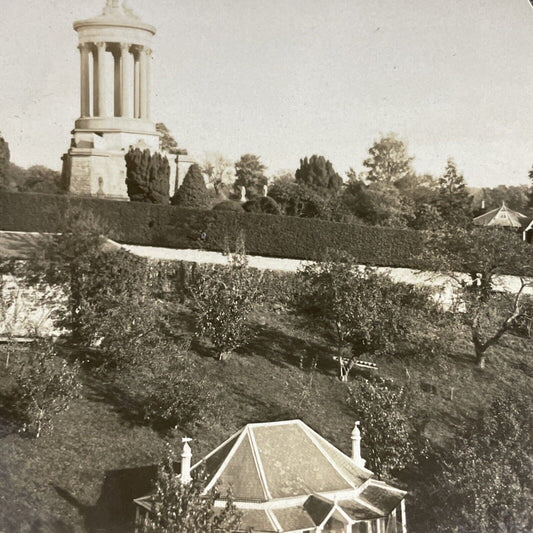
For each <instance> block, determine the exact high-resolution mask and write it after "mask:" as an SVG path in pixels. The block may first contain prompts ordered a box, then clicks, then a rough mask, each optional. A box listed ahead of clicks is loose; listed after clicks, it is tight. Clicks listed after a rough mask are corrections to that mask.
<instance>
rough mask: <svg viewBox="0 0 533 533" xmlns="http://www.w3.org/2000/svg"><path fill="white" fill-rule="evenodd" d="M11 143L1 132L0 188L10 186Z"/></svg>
mask: <svg viewBox="0 0 533 533" xmlns="http://www.w3.org/2000/svg"><path fill="white" fill-rule="evenodd" d="M9 157H10V154H9V144H7V142H6V141H5V140H4V138H3V137H2V135H1V134H0V189H7V188H8V186H9Z"/></svg>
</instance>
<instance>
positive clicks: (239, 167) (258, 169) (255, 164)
mask: <svg viewBox="0 0 533 533" xmlns="http://www.w3.org/2000/svg"><path fill="white" fill-rule="evenodd" d="M265 170H266V166H265V165H263V163H261V161H260V160H259V156H257V155H253V154H244V155H243V156H241V158H240V159H239V161H237V162H236V163H235V175H236V176H237V179H236V180H235V184H234V186H233V187H234V189H235V192H236V193H237V194H239V195H240V190H241V187H245V188H246V192H247V194H248V195H249V196H250V197H253V196H261V195H262V194H263V187H264V186H265V185H266V184H267V182H268V180H267V177H266V176H265Z"/></svg>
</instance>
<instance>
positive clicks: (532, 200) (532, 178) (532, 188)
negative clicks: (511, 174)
mask: <svg viewBox="0 0 533 533" xmlns="http://www.w3.org/2000/svg"><path fill="white" fill-rule="evenodd" d="M528 177H529V181H530V182H531V186H530V188H529V205H530V206H531V207H533V165H532V166H531V170H530V171H529V173H528Z"/></svg>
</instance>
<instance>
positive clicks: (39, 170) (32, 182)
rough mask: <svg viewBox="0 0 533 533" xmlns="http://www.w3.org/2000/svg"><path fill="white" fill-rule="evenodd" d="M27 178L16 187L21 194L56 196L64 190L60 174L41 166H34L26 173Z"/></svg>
mask: <svg viewBox="0 0 533 533" xmlns="http://www.w3.org/2000/svg"><path fill="white" fill-rule="evenodd" d="M26 173H27V177H26V179H25V180H24V182H23V183H21V184H20V185H19V187H18V190H19V191H21V192H43V193H48V194H58V193H60V192H62V191H63V190H64V187H63V183H62V178H61V172H58V171H57V170H52V169H50V168H47V167H45V166H43V165H34V166H32V167H30V168H28V170H27V171H26Z"/></svg>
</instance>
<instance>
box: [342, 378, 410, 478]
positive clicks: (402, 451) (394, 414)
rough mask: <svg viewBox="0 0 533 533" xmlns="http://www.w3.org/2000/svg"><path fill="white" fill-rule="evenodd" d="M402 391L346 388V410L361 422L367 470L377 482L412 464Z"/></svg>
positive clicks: (361, 384) (366, 385)
mask: <svg viewBox="0 0 533 533" xmlns="http://www.w3.org/2000/svg"><path fill="white" fill-rule="evenodd" d="M406 402H407V394H406V393H405V391H404V390H403V389H401V388H400V389H393V388H391V387H388V386H386V385H379V384H373V383H370V382H368V381H366V380H357V381H356V382H354V383H351V384H350V386H349V401H348V403H349V406H350V410H351V412H352V413H353V415H354V417H355V418H356V419H357V420H359V421H360V422H361V436H362V438H361V442H362V443H363V446H364V450H363V455H364V457H365V458H366V460H367V463H366V465H365V466H366V467H367V468H369V469H370V470H372V472H374V473H375V474H376V475H377V477H378V478H379V479H382V478H386V477H389V476H390V475H391V474H392V472H393V471H399V470H402V469H403V468H405V467H406V466H408V465H409V464H410V463H412V462H413V460H414V457H415V454H414V445H413V440H412V437H411V435H410V433H409V420H408V417H407V416H406V414H405V413H406V411H407V408H406Z"/></svg>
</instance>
